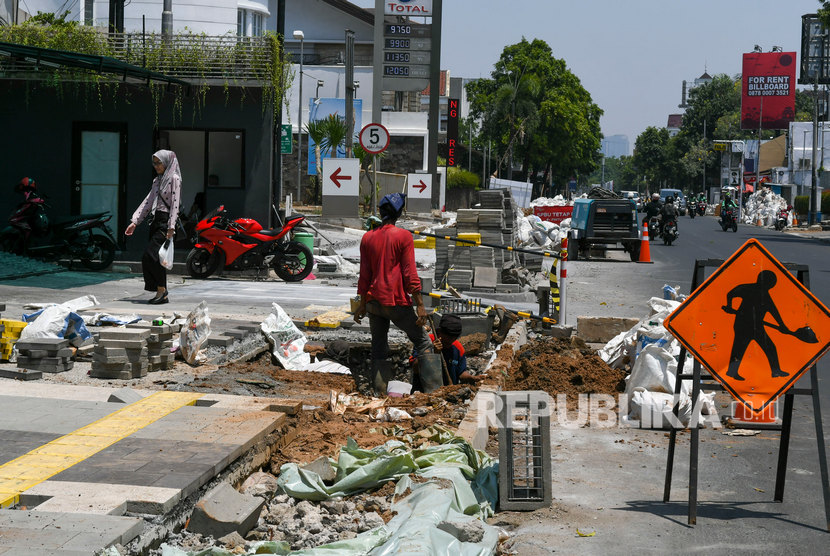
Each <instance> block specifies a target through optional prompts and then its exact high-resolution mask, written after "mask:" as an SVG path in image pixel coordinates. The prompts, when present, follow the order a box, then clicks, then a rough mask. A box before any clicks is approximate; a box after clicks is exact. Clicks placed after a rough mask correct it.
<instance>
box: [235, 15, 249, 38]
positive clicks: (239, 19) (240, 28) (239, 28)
mask: <svg viewBox="0 0 830 556" xmlns="http://www.w3.org/2000/svg"><path fill="white" fill-rule="evenodd" d="M247 27H248V12H247V11H245V10H237V11H236V34H237V35H239V36H240V37H244V36H245V31H246V28H247Z"/></svg>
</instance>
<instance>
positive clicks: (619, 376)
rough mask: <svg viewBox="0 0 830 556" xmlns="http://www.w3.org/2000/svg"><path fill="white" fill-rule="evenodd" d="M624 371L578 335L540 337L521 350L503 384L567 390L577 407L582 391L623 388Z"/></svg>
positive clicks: (558, 391)
mask: <svg viewBox="0 0 830 556" xmlns="http://www.w3.org/2000/svg"><path fill="white" fill-rule="evenodd" d="M625 375H626V372H625V371H624V370H621V369H612V368H611V367H609V366H608V364H607V363H605V361H603V360H602V359H601V358H600V357H599V356H598V355H597V354H596V352H595V351H594V350H592V349H591V348H589V347H588V346H587V345H585V342H583V341H582V340H580V339H579V338H570V339H561V338H540V339H536V340H533V341H531V342H530V343H528V344H527V345H525V346H523V347H522V348H521V350H519V353H518V355H517V356H516V357H515V359H514V362H513V366H512V367H511V368H510V371H509V373H508V376H506V377H504V384H503V388H504V389H505V390H544V391H545V392H547V393H548V394H550V395H551V396H556V395H557V394H567V397H568V405H569V406H571V407H574V408H575V407H576V402H577V400H578V396H579V394H610V395H614V394H616V393H618V392H622V391H623V390H625Z"/></svg>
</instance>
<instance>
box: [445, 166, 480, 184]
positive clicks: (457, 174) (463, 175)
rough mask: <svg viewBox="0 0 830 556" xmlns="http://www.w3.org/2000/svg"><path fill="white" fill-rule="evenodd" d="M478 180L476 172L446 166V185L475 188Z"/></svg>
mask: <svg viewBox="0 0 830 556" xmlns="http://www.w3.org/2000/svg"><path fill="white" fill-rule="evenodd" d="M480 181H481V177H480V176H479V175H478V174H474V173H472V172H470V171H468V170H464V169H462V168H455V167H453V166H451V167H449V168H447V187H470V188H477V187H478V184H479V182H480Z"/></svg>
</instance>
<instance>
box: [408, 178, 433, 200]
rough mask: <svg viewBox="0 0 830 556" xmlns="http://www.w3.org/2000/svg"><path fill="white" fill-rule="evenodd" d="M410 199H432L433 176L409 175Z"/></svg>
mask: <svg viewBox="0 0 830 556" xmlns="http://www.w3.org/2000/svg"><path fill="white" fill-rule="evenodd" d="M406 183H408V184H409V187H408V188H407V189H408V191H407V193H408V195H409V198H410V199H432V174H407V175H406Z"/></svg>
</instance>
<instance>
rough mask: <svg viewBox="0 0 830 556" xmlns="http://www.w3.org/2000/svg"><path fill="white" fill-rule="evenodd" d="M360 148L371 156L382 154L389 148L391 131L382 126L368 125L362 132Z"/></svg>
mask: <svg viewBox="0 0 830 556" xmlns="http://www.w3.org/2000/svg"><path fill="white" fill-rule="evenodd" d="M360 146H361V147H363V150H364V151H366V152H367V153H369V154H380V153H382V152H383V151H385V150H386V149H387V148H388V147H389V130H388V129H386V128H385V127H383V126H382V125H380V124H366V125H365V126H363V129H361V130H360Z"/></svg>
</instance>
